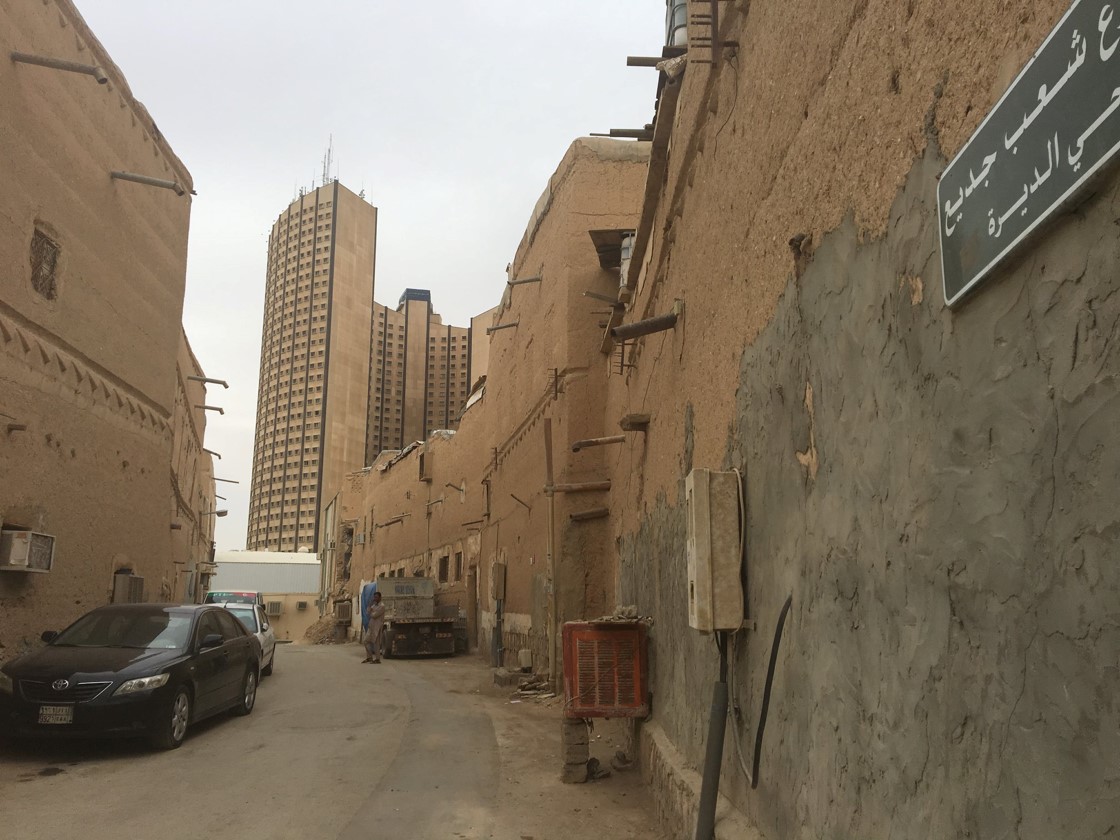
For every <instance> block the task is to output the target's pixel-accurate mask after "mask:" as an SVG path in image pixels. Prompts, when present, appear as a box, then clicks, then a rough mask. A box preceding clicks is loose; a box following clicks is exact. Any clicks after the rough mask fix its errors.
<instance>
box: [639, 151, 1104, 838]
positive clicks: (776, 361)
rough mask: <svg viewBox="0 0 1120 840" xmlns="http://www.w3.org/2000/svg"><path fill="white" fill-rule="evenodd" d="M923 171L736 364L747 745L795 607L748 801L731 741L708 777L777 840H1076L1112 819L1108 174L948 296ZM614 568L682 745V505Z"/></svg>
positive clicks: (691, 672) (657, 520)
mask: <svg viewBox="0 0 1120 840" xmlns="http://www.w3.org/2000/svg"><path fill="white" fill-rule="evenodd" d="M940 165H941V162H940V161H937V160H936V159H934V158H932V157H931V158H929V159H927V160H925V161H923V162H922V163H921V164H919V165H918V166H917V167H916V169H915V171H914V172H913V173H912V175H911V178H910V179H909V181H908V184H907V188H906V190H905V192H904V194H903V195H902V196H901V198H900V199H899V201H898V202H897V203H896V208H895V209H896V211H897V213H896V214H892V215H893V216H894V217H895V218H897V221H896V222H895V223H894V224H892V225H891V226H890V229H889V230H888V232H887V234H886V236H885V237H883V238H881V239H879V240H876V241H874V242H869V243H863V244H860V243H859V241H858V237H857V235H856V231H855V229H854V227H853V226H852V225H850V224H845V225H844V226H842V227H841V228H840V229H839V230H837V231H835V232H834V233H832V234H830V235H828V236H827V237H825V239H824V242H823V243H822V245H821V247H820V248H819V249H818V250H817V252H816V254H815V257H814V260H813V263H812V264H811V265H810V266H809V267H808V269H807V270H806V271H805V273H804V275H803V276H802V277H801V278H800V280H799V281H798V282H797V283H796V284H794V285H793V286H791V288H790V289H789V290H788V292H787V294H786V295H785V296H784V297H783V299H782V300H781V303H780V305H779V307H778V310H777V312H776V315H775V318H774V321H773V322H772V324H771V325H770V327H769V328H767V329H766V330H765V331H764V332H763V334H762V335H761V336H760V337H759V340H758V341H756V342H755V344H754V345H753V346H752V347H750V348H749V349H748V350H747V351H746V352H745V353H744V354H743V357H742V361H741V366H740V375H739V380H738V397H737V409H736V421H737V422H736V429H735V431H734V433H733V434H732V435H731V436H730V440H729V451H728V454H727V457H726V461H725V463H724V464H723V466H732V465H734V466H739V467H741V468H743V469H745V471H746V474H747V503H748V506H749V527H748V531H747V534H748V544H747V553H748V558H749V570H750V604H751V609H752V611H753V613H754V617H755V618H756V619H757V620H758V622H759V630H758V632H757V633H756V634H753V635H750V636H749V642H747V644H746V645H744V646H741V647H740V649H739V656H738V657H737V659H736V666H737V670H738V671H739V673H740V674H742V675H744V678H743V679H742V680H741V684H740V691H739V696H738V699H739V702H740V703H741V704H742V706H743V710H744V713H745V718H744V722H745V725H744V726H742V727H740V729H739V731H738V732H737V733H736V735H737V736H738V737H740V738H742V739H743V743H744V744H745V745H746V747H747V748H748V749H749V746H750V744H751V743H752V736H753V733H754V727H755V724H756V722H757V718H758V709H759V703H760V698H761V693H762V692H761V688H762V681H763V679H764V675H765V667H766V660H767V655H768V651H769V645H770V641H771V634H772V632H773V628H774V623H775V619H776V617H777V613H778V610H779V608H780V606H781V604H782V602H783V600H784V599H785V597H786V596H787V595H792V596H793V610H792V613H791V618H790V622H789V625H788V626H787V629H786V634H785V637H784V639H783V647H782V652H781V657H780V659H779V665H778V671H777V683H776V688H775V692H774V695H773V698H772V701H771V709H770V720H769V724H768V729H767V733H766V735H767V738H766V742H765V749H764V752H763V760H762V773H763V777H764V779H765V784H764V785H763V787H762V790H764V791H765V795H763V796H758V795H751V794H749V793H748V791H747V786H746V785H745V783H744V780H743V777H742V775H741V774H740V773H739V771H738V769H737V766H736V762H735V759H734V755H733V752H734V747H733V744H732V743H731V742H728V758H727V760H726V762H725V772H726V773H727V774H728V778H729V783H728V784H727V785H726V786H725V788H724V789H725V792H729V793H731V795H732V796H733V798H734V799H735V800H736V801H737V802H738V804H739V805H740V806H741V807H742V808H743V809H744V810H746V811H747V812H748V813H750V814H751V815H752V816H754V817H755V818H756V819H757V821H758V822H759V824H760V825H761V826H762V827H764V828H767V829H770V830H771V831H772V832H773V836H779V837H784V836H853V837H854V836H886V834H887V832H888V831H889V830H890V828H891V826H896V827H897V826H907V825H909V826H916V825H919V824H922V825H925V826H927V827H928V829H929V832H930V833H929V835H928V836H938V837H949V836H969V835H968V832H971V836H975V837H993V836H1004V834H1003V832H1006V831H1008V830H1010V829H1011V828H1012V827H1015V826H1018V831H1019V836H1022V837H1039V838H1041V837H1054V836H1069V837H1072V836H1078V837H1081V836H1084V837H1090V836H1093V837H1095V836H1100V835H1101V834H1103V833H1104V832H1105V831H1106V830H1107V829H1108V828H1109V827H1110V826H1111V825H1113V824H1115V823H1116V822H1117V820H1118V816H1120V808H1118V807H1117V802H1118V797H1120V782H1118V779H1120V775H1118V774H1120V752H1118V751H1117V749H1116V747H1117V737H1118V736H1117V732H1118V731H1120V695H1118V693H1117V689H1118V688H1120V670H1118V663H1120V622H1118V609H1117V606H1116V605H1117V603H1120V569H1118V567H1117V565H1116V563H1115V557H1116V546H1115V542H1116V534H1117V533H1118V528H1120V511H1118V509H1117V507H1116V505H1115V504H1114V500H1115V499H1116V497H1117V494H1118V493H1120V452H1118V450H1117V449H1116V446H1115V442H1116V433H1115V428H1116V417H1117V410H1118V407H1120V388H1118V382H1120V379H1118V374H1120V344H1118V343H1117V338H1116V337H1117V334H1118V331H1120V294H1117V290H1118V283H1117V275H1116V266H1117V265H1120V240H1118V238H1117V237H1116V236H1115V235H1114V234H1113V233H1112V231H1113V230H1114V219H1116V218H1117V217H1120V182H1118V181H1116V180H1114V181H1113V182H1112V183H1110V184H1108V185H1107V188H1106V189H1104V191H1103V192H1102V194H1101V195H1099V196H1098V197H1096V198H1094V199H1092V200H1090V201H1089V202H1088V203H1087V204H1086V205H1084V206H1083V207H1082V209H1081V210H1080V211H1079V212H1078V213H1077V214H1075V215H1073V216H1070V217H1067V218H1066V219H1065V220H1064V221H1062V222H1061V223H1060V224H1059V225H1058V226H1057V227H1056V228H1055V229H1054V230H1053V231H1052V232H1051V233H1049V234H1048V235H1047V236H1045V237H1044V238H1042V239H1041V240H1040V241H1039V242H1038V244H1037V245H1036V246H1035V247H1034V248H1032V249H1031V250H1030V252H1029V254H1027V255H1026V256H1025V257H1024V258H1023V259H1022V260H1021V261H1019V263H1018V264H1017V265H1016V266H1014V267H1013V268H1012V269H1010V270H1009V271H1008V272H1006V273H1005V275H1004V276H1002V277H1001V278H999V279H998V280H996V281H995V282H993V283H991V284H989V286H987V287H986V288H984V289H983V290H982V291H981V292H980V293H979V294H978V295H976V296H975V298H974V299H973V300H971V301H969V302H968V303H967V304H966V305H965V306H964V307H963V308H962V309H961V310H960V311H959V312H956V313H953V312H950V311H949V310H947V309H946V308H945V307H944V306H943V304H942V301H941V298H940V290H939V288H938V285H937V272H936V270H935V269H934V268H933V266H935V265H936V259H935V257H936V250H935V247H936V241H935V237H936V215H935V212H934V206H933V195H934V182H935V181H934V179H935V176H936V174H937V172H938V171H939V168H940ZM922 277H924V278H927V279H926V280H925V281H919V279H918V278H922ZM763 373H764V375H763ZM694 422H695V414H694V413H693V412H691V411H690V412H689V413H688V415H687V416H686V423H685V428H686V436H685V438H684V439H683V440H681V441H680V451H681V452H682V453H683V455H682V459H681V460H682V463H681V468H682V474H683V473H684V472H686V471H687V469H688V468H689V467H690V466H692V465H691V464H690V461H691V452H690V443H689V437H690V436H691V433H692V425H693V423H694ZM799 455H800V456H801V457H800V458H799V457H798V456H799ZM651 561H652V563H653V564H654V565H653V570H652V571H653V574H650V573H649V572H650V569H649V565H650V563H651ZM623 581H624V584H623V586H624V592H623V598H624V600H625V599H631V600H635V601H637V602H638V603H639V605H640V606H642V608H643V609H648V610H649V611H650V612H652V613H653V614H654V615H655V617H656V619H657V624H656V626H655V631H654V673H655V682H654V693H655V696H656V697H657V708H658V709H659V714H658V719H659V722H660V723H661V724H662V725H663V726H664V727H665V728H666V730H667V731H668V732H669V733H670V734H671V737H673V739H674V740H675V741H676V743H677V744H678V745H679V746H682V747H683V748H684V750H685V752H686V754H687V755H688V756H689V757H690V758H691V759H692V760H693V761H696V762H699V760H700V758H701V756H702V748H703V740H704V735H705V731H706V730H705V728H704V721H703V717H704V715H703V714H701V710H702V709H704V708H705V705H706V704H705V702H704V701H705V699H706V697H707V693H708V691H709V690H710V688H709V686H710V684H711V681H712V670H713V667H714V663H715V661H716V657H715V654H714V646H713V645H712V643H711V641H710V639H706V638H704V637H701V636H700V635H699V634H697V633H695V632H694V631H691V630H689V629H688V627H687V614H686V598H685V571H684V516H683V511H682V510H681V508H680V507H679V505H669V504H667V503H666V502H665V500H664V499H662V500H661V502H660V504H658V505H656V506H655V507H654V509H653V510H652V511H651V513H650V515H649V516H647V517H645V519H644V522H643V525H642V527H641V529H640V530H639V531H638V532H637V533H636V534H634V535H633V536H632V537H631V538H629V539H627V540H626V541H625V544H624V546H623ZM1007 836H1014V835H1007Z"/></svg>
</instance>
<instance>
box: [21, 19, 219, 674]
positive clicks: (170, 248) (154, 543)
mask: <svg viewBox="0 0 1120 840" xmlns="http://www.w3.org/2000/svg"><path fill="white" fill-rule="evenodd" d="M12 52H25V53H31V54H36V55H41V56H51V57H54V58H59V59H65V60H69V61H75V62H79V63H82V64H96V65H98V66H99V67H101V68H102V69H103V71H104V72H105V73H106V75H107V76H108V82H107V83H106V84H98V83H97V82H96V81H94V79H93V78H91V77H89V76H85V75H82V74H77V73H67V72H62V71H58V70H52V69H48V68H45V67H39V66H34V65H30V64H25V63H22V62H13V61H10V60H8V59H7V58H5V60H4V61H2V62H0V114H3V117H2V118H0V173H3V189H0V522H2V523H3V524H4V526H6V527H8V528H18V529H31V530H35V531H40V532H44V533H47V534H51V535H54V536H55V537H56V538H57V539H56V542H55V555H54V568H53V569H52V571H50V572H49V573H31V572H22V571H11V570H8V571H2V572H0V660H8V659H10V658H12V657H13V656H16V655H18V654H20V653H22V652H24V651H26V650H27V649H28V648H30V647H32V646H34V645H38V644H39V634H40V633H41V632H42V631H43V630H48V629H56V630H57V629H61V628H62V627H64V626H66V625H67V624H69V623H70V622H71V621H73V620H74V619H76V618H77V617H78V616H80V615H81V614H82V613H83V612H85V611H86V610H88V609H91V608H92V607H95V606H100V605H101V604H104V603H107V602H108V600H109V597H110V594H111V588H112V585H113V574H114V572H115V571H117V570H119V569H122V568H129V569H131V570H132V571H133V572H134V573H135V574H137V575H139V576H142V577H143V578H144V592H145V597H146V598H147V599H149V600H153V601H155V600H161V599H163V600H170V599H171V598H172V596H173V595H174V594H176V593H177V592H178V594H180V595H181V594H182V587H181V586H179V583H177V575H178V571H177V568H178V567H177V566H176V564H175V563H174V562H173V560H175V559H182V557H183V556H184V554H185V543H184V542H183V541H182V540H180V539H178V538H177V539H176V541H175V543H174V544H173V542H172V534H173V532H172V530H171V527H170V526H171V524H172V521H173V515H174V514H176V513H177V511H176V508H175V507H174V504H173V502H172V499H171V497H172V495H173V485H172V479H171V475H170V470H171V468H172V457H173V449H172V444H173V437H174V428H175V423H177V422H183V420H182V418H181V417H180V418H178V419H177V418H176V417H175V411H176V408H175V407H176V394H177V388H176V383H177V368H176V358H177V354H178V352H179V350H180V342H181V341H182V326H181V321H182V318H181V315H182V307H183V291H184V285H185V281H186V257H187V233H188V227H189V221H190V208H191V199H190V195H189V191H190V189H191V179H190V174H189V173H188V172H187V170H186V169H185V168H184V167H183V165H182V164H181V163H180V162H179V160H178V159H177V158H176V157H175V155H174V153H173V152H172V150H171V148H170V147H169V146H168V145H167V142H166V141H165V140H164V139H163V137H162V135H161V134H160V132H159V131H158V130H157V129H156V127H155V123H154V122H152V119H151V117H150V116H149V114H148V112H147V111H146V110H145V109H144V107H143V106H142V105H140V103H138V102H137V101H136V100H135V99H133V97H132V95H131V93H130V92H129V88H128V84H127V82H126V81H125V79H124V77H123V76H122V75H121V73H120V71H119V70H118V69H117V68H116V66H115V65H114V64H113V62H112V60H111V59H110V57H109V56H108V55H107V54H106V53H105V51H104V49H103V48H102V46H101V45H100V44H99V43H98V42H97V39H96V37H95V36H94V35H93V33H92V32H90V31H89V30H88V28H87V27H86V26H85V23H84V22H83V21H82V19H81V16H80V15H79V14H78V12H77V11H76V10H75V8H74V6H73V4H72V3H70V2H68V0H53V2H49V3H41V2H40V3H5V4H3V5H2V6H0V54H2V55H4V56H9V55H10V53H12ZM113 170H126V171H131V172H139V173H143V174H146V175H150V176H154V177H157V178H162V179H166V180H174V181H177V182H178V183H180V184H181V185H182V187H183V191H184V192H185V193H186V194H184V195H177V194H176V192H174V191H172V190H166V189H157V188H152V187H148V186H144V185H140V184H135V183H129V182H126V181H119V180H113V179H111V178H110V177H109V173H110V172H111V171H113ZM47 253H49V254H53V256H54V259H44V258H43V257H44V256H45V255H46V254H47ZM35 255H38V256H35ZM33 265H38V266H39V267H40V270H41V273H39V274H36V275H33V273H32V266H33ZM198 392H199V391H198V390H197V389H196V390H195V391H194V393H198ZM187 410H188V411H190V410H191V409H189V408H188V409H187ZM198 439H199V441H200V440H201V433H200V434H199V437H198ZM188 469H190V470H194V469H196V466H195V465H194V464H192V465H191V466H190V467H188ZM208 493H209V494H210V496H209V498H211V500H212V493H213V487H212V484H211V485H209V487H208ZM198 498H199V496H198V495H194V496H192V499H191V500H190V501H191V503H192V504H193V503H194V502H195V501H196V500H197V499H198ZM196 513H197V511H196V512H195V514H192V518H191V519H187V518H186V517H184V518H183V521H180V519H179V517H178V516H177V515H175V516H174V521H176V522H179V524H181V525H182V526H183V530H189V529H191V528H197V527H198V523H197V516H196ZM210 519H211V520H213V517H210ZM206 527H207V528H212V527H213V526H212V524H210V523H208V524H207V526H206ZM173 551H178V552H179V557H176V556H174V555H173ZM180 583H181V581H180Z"/></svg>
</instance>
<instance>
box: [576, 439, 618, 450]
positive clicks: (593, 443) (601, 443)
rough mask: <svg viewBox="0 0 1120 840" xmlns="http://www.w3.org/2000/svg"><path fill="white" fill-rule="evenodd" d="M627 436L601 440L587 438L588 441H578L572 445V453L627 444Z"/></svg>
mask: <svg viewBox="0 0 1120 840" xmlns="http://www.w3.org/2000/svg"><path fill="white" fill-rule="evenodd" d="M625 442H626V435H611V436H610V437H600V438H587V439H586V440H577V441H576V442H575V443H573V444H572V452H579V451H580V450H581V449H587V448H588V447H589V446H607V445H608V444H612V443H625Z"/></svg>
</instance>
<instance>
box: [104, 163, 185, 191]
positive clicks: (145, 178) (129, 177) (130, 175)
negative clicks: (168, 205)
mask: <svg viewBox="0 0 1120 840" xmlns="http://www.w3.org/2000/svg"><path fill="white" fill-rule="evenodd" d="M109 177H110V178H112V179H114V180H116V181H132V182H133V183H136V184H144V185H145V186H149V187H160V188H162V189H165V190H173V191H174V192H175V195H186V194H187V191H186V189H185V188H184V187H183V185H182V184H180V183H178V182H177V181H166V180H164V179H163V178H152V177H151V176H149V175H137V174H136V173H135V172H121V171H120V170H117V169H114V170H113V171H112V172H110V173H109Z"/></svg>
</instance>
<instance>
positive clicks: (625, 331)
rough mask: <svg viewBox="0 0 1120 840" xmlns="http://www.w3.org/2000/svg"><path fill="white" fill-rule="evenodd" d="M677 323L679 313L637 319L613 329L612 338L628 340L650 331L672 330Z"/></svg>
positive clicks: (647, 333)
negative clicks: (642, 319) (641, 319)
mask: <svg viewBox="0 0 1120 840" xmlns="http://www.w3.org/2000/svg"><path fill="white" fill-rule="evenodd" d="M676 325H677V313H675V312H670V313H669V314H668V315H658V316H657V317H656V318H646V319H645V320H644V321H635V322H634V323H632V324H622V325H621V326H617V327H615V328H614V329H612V330H611V338H613V339H615V340H616V341H628V340H629V339H631V338H639V337H641V336H643V335H649V334H650V333H655V332H662V331H663V330H671V329H673V327H675V326H676Z"/></svg>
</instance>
